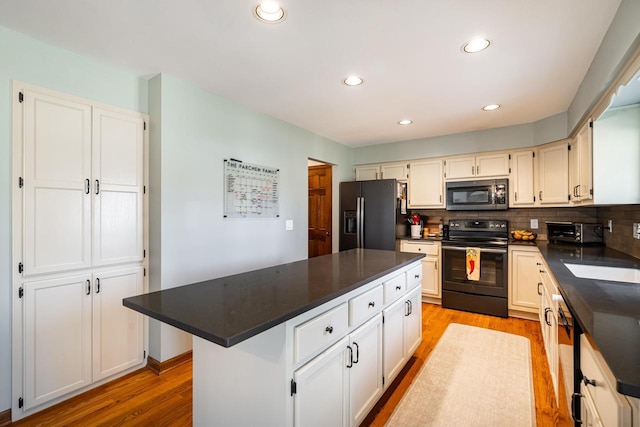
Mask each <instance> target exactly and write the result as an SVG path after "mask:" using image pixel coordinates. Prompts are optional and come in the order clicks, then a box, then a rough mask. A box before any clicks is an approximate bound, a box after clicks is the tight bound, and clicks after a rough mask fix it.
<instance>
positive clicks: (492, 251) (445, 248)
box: [442, 246, 507, 254]
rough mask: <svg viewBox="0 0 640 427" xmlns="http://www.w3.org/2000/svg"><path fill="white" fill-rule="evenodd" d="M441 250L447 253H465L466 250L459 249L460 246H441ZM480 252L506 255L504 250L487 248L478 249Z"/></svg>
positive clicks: (464, 248) (463, 248)
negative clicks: (447, 251)
mask: <svg viewBox="0 0 640 427" xmlns="http://www.w3.org/2000/svg"><path fill="white" fill-rule="evenodd" d="M442 250H443V251H444V250H449V251H466V250H467V248H466V247H460V246H443V247H442ZM480 252H487V253H490V254H506V253H507V250H506V249H487V248H480Z"/></svg>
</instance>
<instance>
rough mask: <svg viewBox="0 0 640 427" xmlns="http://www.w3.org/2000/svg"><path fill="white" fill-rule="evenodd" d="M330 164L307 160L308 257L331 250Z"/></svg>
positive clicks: (325, 253) (328, 252)
mask: <svg viewBox="0 0 640 427" xmlns="http://www.w3.org/2000/svg"><path fill="white" fill-rule="evenodd" d="M331 170H332V166H331V165H328V164H326V163H320V162H317V161H312V160H309V207H308V208H309V258H313V257H316V256H320V255H327V254H330V253H331V252H332V246H331V241H332V236H331V230H332V228H331V227H332V222H331V214H332V192H331V186H332V174H331Z"/></svg>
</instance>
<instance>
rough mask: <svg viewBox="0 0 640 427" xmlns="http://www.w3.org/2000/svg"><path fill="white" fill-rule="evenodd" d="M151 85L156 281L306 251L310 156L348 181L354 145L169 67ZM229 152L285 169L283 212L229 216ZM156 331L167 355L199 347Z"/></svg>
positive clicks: (170, 283) (156, 350) (229, 270)
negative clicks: (288, 223)
mask: <svg viewBox="0 0 640 427" xmlns="http://www.w3.org/2000/svg"><path fill="white" fill-rule="evenodd" d="M149 86H150V94H149V99H150V113H151V117H150V121H151V123H152V124H153V123H155V125H152V126H151V135H150V137H151V154H150V158H151V160H152V162H153V163H152V164H151V171H152V172H153V173H154V177H152V180H151V184H152V186H151V191H150V203H151V205H152V206H160V209H159V210H158V211H157V212H156V213H154V212H152V217H151V219H150V226H151V229H152V230H153V231H152V239H153V242H152V243H151V252H152V253H155V254H156V256H154V257H152V258H151V262H152V265H151V271H152V272H153V273H152V274H153V275H152V276H151V279H152V280H151V284H150V286H151V289H152V290H159V289H167V288H172V287H175V286H179V285H184V284H187V283H193V282H197V281H201V280H205V279H209V278H214V277H221V276H225V275H229V274H235V273H239V272H243V271H248V270H253V269H258V268H262V267H266V266H272V265H276V264H282V263H286V262H292V261H296V260H300V259H305V258H306V257H307V235H308V231H307V217H308V214H307V197H308V196H307V194H308V184H307V159H308V158H314V159H318V160H322V161H325V162H328V163H332V164H334V165H337V166H336V167H334V170H335V171H336V172H337V173H338V175H337V176H336V180H348V179H349V178H350V171H351V170H352V159H351V153H352V149H351V148H348V147H346V146H344V145H341V144H337V143H335V142H333V141H330V140H328V139H325V138H323V137H320V136H317V135H315V134H312V133H310V132H308V131H305V130H303V129H301V128H298V127H295V126H292V125H290V124H287V123H284V122H282V121H280V120H276V119H274V118H272V117H269V116H267V115H265V114H262V113H258V112H255V111H252V110H249V109H247V108H244V107H241V106H239V105H237V104H235V103H233V102H230V101H228V100H226V99H224V98H221V97H219V96H217V95H215V94H213V93H210V92H206V91H204V90H203V89H200V88H199V87H197V86H195V85H193V84H191V83H189V82H186V81H184V80H180V79H178V78H175V77H172V76H169V75H166V74H162V75H159V76H156V77H154V79H153V80H152V81H151V83H150V85H149ZM157 115H161V117H162V120H161V121H160V120H157V119H156V117H157ZM158 123H160V125H159V126H158ZM228 158H234V159H239V160H242V161H244V162H247V163H256V164H261V165H266V166H270V167H274V168H278V169H280V180H279V183H280V217H279V218H275V219H226V220H225V219H224V218H223V160H224V159H228ZM344 171H346V173H343V172H344ZM158 172H159V175H157V173H158ZM334 196H335V197H336V198H334V199H335V201H336V203H334V208H335V210H336V214H337V207H338V203H337V194H335V195H334ZM158 213H161V216H160V215H158ZM286 219H292V220H293V222H294V230H293V231H285V220H286ZM158 237H159V238H158ZM336 249H337V247H336ZM157 254H160V256H159V257H158V256H157ZM151 336H155V337H160V340H161V344H160V345H159V346H158V343H157V342H156V343H152V345H151V347H150V352H151V356H152V357H154V358H157V359H158V360H161V361H164V360H167V359H169V358H171V357H174V356H176V355H178V354H180V353H182V352H184V351H187V350H189V349H190V346H191V339H190V336H189V335H186V334H181V333H179V332H178V331H176V330H175V329H173V328H171V327H170V326H166V325H160V324H158V323H153V324H152V325H151Z"/></svg>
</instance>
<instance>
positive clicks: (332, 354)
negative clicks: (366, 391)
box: [293, 337, 349, 427]
mask: <svg viewBox="0 0 640 427" xmlns="http://www.w3.org/2000/svg"><path fill="white" fill-rule="evenodd" d="M348 342H349V339H348V337H344V338H343V339H341V340H340V341H338V342H337V343H336V344H335V345H333V346H332V347H331V348H329V349H328V350H326V351H325V352H323V353H321V354H320V355H319V356H317V357H316V358H315V359H313V360H312V361H311V362H309V363H307V364H306V365H304V366H303V367H302V368H300V369H298V370H297V371H296V372H295V373H294V376H293V378H294V381H295V382H296V384H297V386H296V388H297V392H296V394H295V395H294V402H293V406H294V409H293V414H294V425H295V426H300V427H313V426H318V427H325V426H342V425H348V421H347V420H348V409H349V407H348V392H349V388H348V387H349V376H348V370H347V367H346V365H347V364H346V360H345V359H346V357H345V354H346V353H347V351H346V348H347V344H348Z"/></svg>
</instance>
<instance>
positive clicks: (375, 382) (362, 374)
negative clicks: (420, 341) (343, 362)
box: [349, 314, 383, 426]
mask: <svg viewBox="0 0 640 427" xmlns="http://www.w3.org/2000/svg"><path fill="white" fill-rule="evenodd" d="M350 347H351V348H352V351H353V353H354V354H353V362H352V363H351V368H350V372H349V389H350V396H349V406H350V411H349V413H350V421H351V424H350V425H352V426H359V425H360V423H361V422H362V420H364V418H365V417H366V416H367V414H368V413H369V411H370V410H371V408H373V406H374V405H375V403H376V402H377V401H378V399H379V398H380V396H382V391H383V385H382V315H381V314H378V315H376V317H374V318H373V319H371V320H369V321H368V322H367V323H365V324H364V325H362V326H361V327H360V328H358V329H357V330H356V331H355V332H353V333H352V334H351V340H350Z"/></svg>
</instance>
